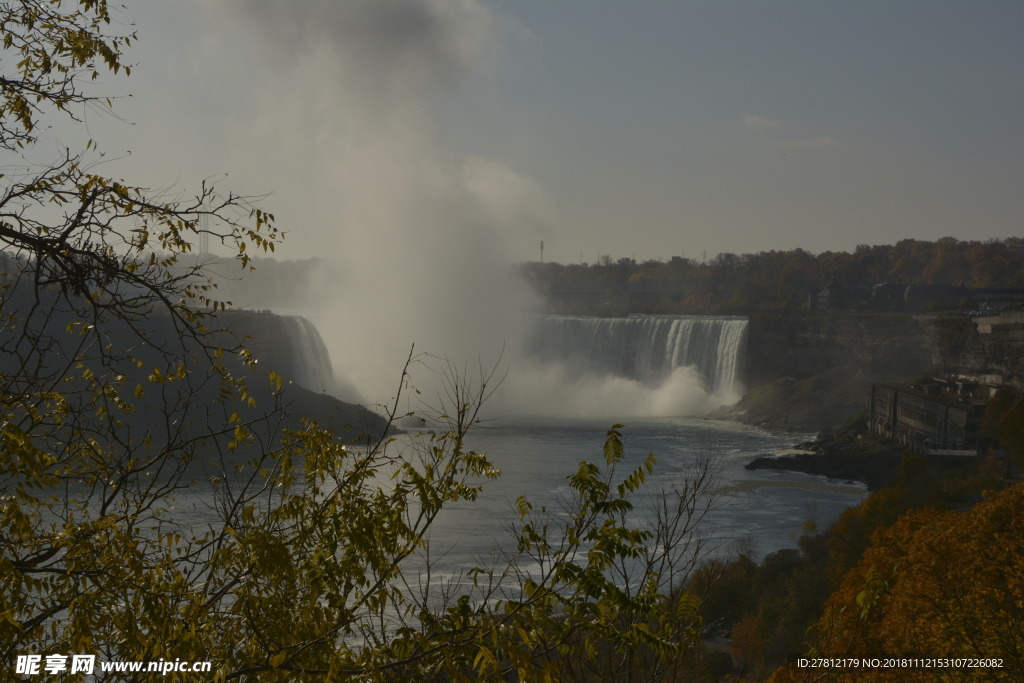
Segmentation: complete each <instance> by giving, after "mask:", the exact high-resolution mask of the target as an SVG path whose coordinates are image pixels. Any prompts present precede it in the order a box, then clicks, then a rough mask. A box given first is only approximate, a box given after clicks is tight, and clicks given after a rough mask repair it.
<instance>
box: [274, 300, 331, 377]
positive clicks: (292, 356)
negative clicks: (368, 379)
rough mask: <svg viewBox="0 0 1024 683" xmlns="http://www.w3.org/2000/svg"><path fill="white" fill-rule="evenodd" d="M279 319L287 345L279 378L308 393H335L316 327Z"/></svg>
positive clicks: (293, 319) (291, 317)
mask: <svg viewBox="0 0 1024 683" xmlns="http://www.w3.org/2000/svg"><path fill="white" fill-rule="evenodd" d="M280 319H281V323H282V326H283V327H284V331H285V336H286V338H287V342H288V348H287V356H288V362H287V363H286V365H287V367H286V368H282V375H286V378H287V379H290V380H291V381H293V382H295V383H296V384H298V385H300V386H302V387H304V388H306V389H309V390H310V391H315V392H317V393H325V392H326V393H332V392H334V390H335V385H334V369H333V367H332V366H331V357H330V354H328V352H327V345H326V344H324V340H323V339H322V338H321V337H320V332H319V331H318V330H317V329H316V326H315V325H313V323H311V322H310V321H309V320H307V319H305V318H303V317H300V316H296V315H283V316H280Z"/></svg>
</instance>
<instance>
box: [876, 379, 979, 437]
mask: <svg viewBox="0 0 1024 683" xmlns="http://www.w3.org/2000/svg"><path fill="white" fill-rule="evenodd" d="M991 391H992V388H991V387H987V386H982V385H979V384H977V383H973V382H967V381H962V380H947V379H933V380H931V381H930V382H927V383H922V384H913V385H886V384H874V385H872V387H871V393H870V395H869V396H868V428H869V429H871V431H873V432H875V433H876V434H879V435H881V436H883V437H885V438H888V439H892V440H893V441H896V442H897V443H899V444H901V445H902V446H904V447H906V448H908V449H910V450H914V451H918V452H921V453H926V454H934V455H977V454H979V453H982V452H984V451H985V449H986V448H987V447H988V446H989V445H990V441H991V439H990V438H988V437H986V436H985V435H983V434H982V433H981V420H982V417H983V416H984V413H985V406H986V405H987V402H986V401H987V398H988V397H989V396H990V395H991Z"/></svg>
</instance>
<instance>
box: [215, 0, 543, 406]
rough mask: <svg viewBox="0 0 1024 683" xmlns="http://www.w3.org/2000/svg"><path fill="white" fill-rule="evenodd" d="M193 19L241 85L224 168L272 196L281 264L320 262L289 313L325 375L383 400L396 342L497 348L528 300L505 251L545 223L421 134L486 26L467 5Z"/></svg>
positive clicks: (432, 348) (476, 161)
mask: <svg viewBox="0 0 1024 683" xmlns="http://www.w3.org/2000/svg"><path fill="white" fill-rule="evenodd" d="M208 5H213V6H212V7H206V8H205V9H204V11H205V12H207V17H208V22H209V35H208V43H207V45H208V50H209V51H210V53H211V54H214V55H217V56H218V57H222V58H223V59H225V60H227V61H228V62H229V63H230V64H231V68H232V69H233V70H234V72H235V73H236V74H237V76H236V77H239V78H244V79H245V81H246V83H247V84H248V86H249V87H248V88H247V89H246V91H247V94H246V99H247V102H246V104H245V106H238V107H236V108H235V110H234V112H233V114H231V115H230V116H229V117H228V118H227V119H226V120H225V121H224V123H223V129H224V134H225V135H226V136H227V138H228V140H229V144H228V147H229V149H230V154H231V156H232V158H231V160H230V162H229V167H231V168H243V169H247V173H249V174H251V175H252V177H253V178H254V179H255V180H256V181H257V182H258V183H259V185H258V186H257V189H259V188H260V187H266V188H267V189H268V190H272V191H273V195H272V196H271V197H270V198H269V199H268V201H267V203H268V205H272V206H271V210H272V211H275V213H276V214H277V217H278V222H279V224H280V225H281V226H282V227H284V228H285V229H286V230H288V231H289V235H288V237H287V239H286V241H285V245H284V248H283V250H282V251H281V252H280V253H279V255H280V256H282V257H284V258H289V257H291V258H297V257H304V256H310V255H316V256H319V257H320V258H321V259H323V260H325V261H326V262H327V263H328V264H329V267H328V271H327V273H325V274H323V275H322V276H321V277H320V278H319V280H318V281H319V282H321V283H323V284H322V286H321V288H320V289H319V291H315V292H310V294H309V298H308V305H304V310H301V311H298V312H300V313H303V314H305V315H308V316H309V317H311V318H312V319H313V320H314V321H315V322H316V324H317V326H318V327H319V328H320V330H321V332H322V333H323V336H324V338H325V340H326V341H327V344H328V346H329V348H330V351H331V356H332V359H333V361H334V364H335V367H336V368H337V369H338V371H339V373H340V374H341V375H343V376H344V377H345V379H346V380H348V381H349V382H350V383H352V384H354V385H355V386H357V387H359V388H360V389H361V393H362V394H363V396H364V397H365V398H366V399H367V400H368V401H371V402H373V401H384V400H386V399H387V398H388V395H389V393H391V392H393V391H394V388H395V387H396V386H397V378H398V376H399V372H400V369H401V363H402V361H403V360H404V358H405V355H406V354H407V353H408V351H409V348H410V345H411V344H413V343H415V344H416V347H417V349H418V350H421V351H426V352H430V353H433V354H437V355H444V356H448V357H450V358H452V359H453V360H456V361H458V362H460V363H461V362H462V361H463V360H466V359H468V360H470V361H471V362H472V364H473V365H475V363H476V362H477V359H480V360H481V361H482V362H483V363H485V364H486V363H489V362H493V361H494V360H495V359H496V358H497V356H498V355H499V354H500V353H501V352H502V349H503V348H505V347H509V346H512V345H514V344H515V339H516V338H517V337H518V336H519V335H520V333H521V330H522V328H523V326H524V321H523V316H524V315H526V313H527V312H528V311H530V310H532V305H533V302H532V298H531V296H530V295H529V294H528V293H527V291H526V287H525V285H524V284H523V283H521V282H520V281H519V280H518V279H517V278H516V277H515V276H514V274H513V272H512V269H511V268H510V267H509V266H510V265H511V264H510V261H509V259H508V258H507V256H506V254H507V253H508V250H507V245H508V244H510V243H513V242H514V241H517V240H520V239H530V240H531V241H532V240H533V239H534V238H536V236H538V235H540V236H543V235H544V234H546V232H547V231H548V230H549V229H550V224H551V209H550V207H549V205H548V202H547V200H546V199H545V197H544V194H543V192H542V191H541V190H540V188H539V187H537V185H536V184H535V183H533V182H532V181H531V180H529V179H527V178H524V177H522V176H521V175H519V174H518V173H516V172H515V171H514V170H513V169H512V168H510V167H508V166H507V165H506V164H503V163H501V162H499V161H497V160H492V159H486V158H483V157H480V156H476V155H472V154H468V153H464V152H463V151H461V150H453V149H448V148H446V147H445V146H444V145H443V144H442V143H441V141H440V136H439V135H438V133H437V127H438V121H439V118H440V116H441V115H442V114H443V110H444V107H445V105H446V104H447V102H448V101H449V99H450V98H452V97H454V96H456V94H457V92H458V88H459V86H460V84H461V83H462V82H464V81H465V79H467V78H468V77H470V76H472V75H474V74H479V73H481V71H486V70H487V69H488V68H489V67H490V64H491V55H492V53H491V50H492V49H493V47H494V46H495V45H496V44H498V43H500V42H501V41H502V40H505V35H504V33H503V28H502V27H503V25H504V24H503V20H501V19H500V18H499V17H497V16H496V15H495V14H494V13H493V12H492V11H491V10H490V9H488V8H487V7H485V6H484V5H482V4H480V3H478V2H475V1H473V0H443V1H440V0H355V1H349V2H345V3H326V2H290V3H279V2H271V1H270V0H258V1H255V2H252V1H249V0H245V1H243V0H234V1H233V2H229V3H208ZM252 41H256V44H257V45H259V46H260V47H261V49H258V50H257V49H249V48H247V47H246V46H251V45H252ZM268 183H272V185H271V186H270V187H267V184H268ZM429 379H430V378H429V376H428V377H426V378H425V380H424V381H425V382H426V383H429Z"/></svg>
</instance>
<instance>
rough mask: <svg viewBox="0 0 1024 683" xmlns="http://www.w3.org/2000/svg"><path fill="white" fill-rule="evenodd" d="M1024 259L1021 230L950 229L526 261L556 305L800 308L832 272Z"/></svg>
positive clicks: (987, 272)
mask: <svg viewBox="0 0 1024 683" xmlns="http://www.w3.org/2000/svg"><path fill="white" fill-rule="evenodd" d="M1022 265H1024V240H1022V239H1020V238H1016V237H1014V238H1009V239H1006V240H1003V241H994V240H993V241H988V242H977V241H961V240H958V239H955V238H953V237H945V238H942V239H940V240H938V241H935V242H927V241H921V240H911V239H906V240H901V241H899V242H897V243H896V244H894V245H876V246H868V245H860V246H858V247H857V248H856V250H855V251H854V252H853V253H848V252H824V253H821V254H818V255H814V254H811V253H809V252H807V251H804V250H803V249H794V250H791V251H768V252H760V253H756V254H743V255H737V254H719V255H718V256H717V257H715V258H714V259H713V260H711V261H708V262H706V263H705V262H700V261H696V260H692V259H685V258H681V257H673V258H672V259H671V260H669V261H645V262H643V263H637V262H636V261H634V260H633V259H631V258H622V259H618V260H617V261H616V260H612V259H611V258H608V257H604V258H602V261H601V263H598V264H594V265H587V264H581V265H562V264H558V263H536V262H533V263H526V264H523V265H522V266H521V267H520V268H521V270H522V273H523V275H524V277H526V278H527V279H528V280H529V282H530V283H531V284H532V285H533V286H534V288H535V289H536V290H537V291H538V292H539V293H540V294H542V295H543V296H544V297H545V299H546V300H547V303H548V307H549V310H550V311H551V312H559V313H581V314H605V315H615V314H624V313H684V314H730V313H732V314H742V313H749V312H751V311H753V310H764V309H777V308H799V307H801V306H806V304H807V301H808V296H809V295H810V294H811V293H812V292H818V291H819V290H821V289H823V288H825V287H827V286H828V284H829V283H830V282H833V281H837V282H840V283H842V285H843V286H844V287H847V288H870V287H872V286H873V285H877V284H883V283H889V284H905V285H944V286H957V285H960V284H963V285H964V286H966V287H968V288H1020V287H1024V269H1022V267H1021V266H1022Z"/></svg>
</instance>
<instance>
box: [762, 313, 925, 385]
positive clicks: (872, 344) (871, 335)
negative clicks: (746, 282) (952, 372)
mask: <svg viewBox="0 0 1024 683" xmlns="http://www.w3.org/2000/svg"><path fill="white" fill-rule="evenodd" d="M933 356H934V333H933V332H932V328H931V324H930V321H929V320H927V319H924V318H919V317H912V316H896V315H865V314H858V313H842V314H833V315H830V314H806V313H804V314H761V315H754V316H751V318H750V326H749V328H748V336H747V366H746V368H747V382H748V384H750V385H752V386H753V385H758V384H762V383H765V382H769V381H772V380H774V379H776V378H778V377H796V378H804V377H810V376H813V375H819V374H821V373H824V372H828V371H831V370H833V369H835V368H846V369H847V370H849V371H851V372H853V373H856V374H860V375H863V376H866V377H871V378H874V379H876V380H878V381H885V380H890V379H901V378H906V377H909V376H912V375H915V374H918V373H920V372H923V371H924V370H926V369H928V368H929V367H931V366H933V365H934V360H933Z"/></svg>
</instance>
